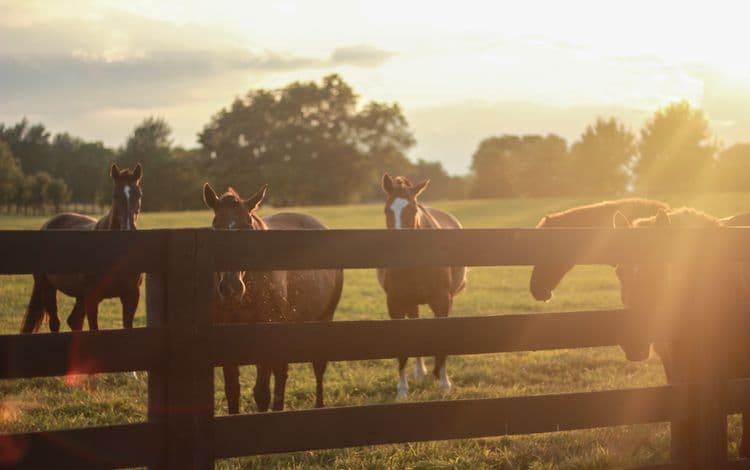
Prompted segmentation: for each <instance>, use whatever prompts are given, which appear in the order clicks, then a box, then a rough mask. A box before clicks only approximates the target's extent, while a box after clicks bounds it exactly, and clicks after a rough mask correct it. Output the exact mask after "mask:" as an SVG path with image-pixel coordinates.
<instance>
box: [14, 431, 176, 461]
mask: <svg viewBox="0 0 750 470" xmlns="http://www.w3.org/2000/svg"><path fill="white" fill-rule="evenodd" d="M157 433H158V429H157V427H156V426H153V425H150V424H147V423H138V424H121V425H115V426H106V427H92V428H85V429H66V430H61V431H42V432H31V433H22V434H3V435H0V448H2V450H3V452H2V457H3V459H2V461H0V468H4V469H39V468H113V467H136V466H143V465H150V464H153V463H155V462H157V461H158V459H159V452H160V451H161V449H160V446H159V440H158V437H157Z"/></svg>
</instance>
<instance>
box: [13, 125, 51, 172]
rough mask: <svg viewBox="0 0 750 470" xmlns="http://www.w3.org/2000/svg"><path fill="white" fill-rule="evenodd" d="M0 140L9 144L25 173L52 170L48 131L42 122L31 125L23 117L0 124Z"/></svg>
mask: <svg viewBox="0 0 750 470" xmlns="http://www.w3.org/2000/svg"><path fill="white" fill-rule="evenodd" d="M0 140H3V141H5V142H6V143H7V144H8V146H10V148H11V151H12V152H13V155H14V156H15V158H16V159H17V160H18V162H19V164H20V165H21V169H22V170H23V172H24V173H25V174H27V175H29V174H32V173H36V172H39V171H45V172H48V173H49V172H52V171H53V168H54V166H55V163H54V160H53V159H52V154H51V151H50V133H49V131H47V129H46V128H45V127H44V125H43V124H34V125H31V124H29V122H28V121H27V120H26V119H25V118H24V119H23V120H21V121H20V122H18V123H17V124H15V125H13V126H9V127H6V126H5V125H4V124H0Z"/></svg>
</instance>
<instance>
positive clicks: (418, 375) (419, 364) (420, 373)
mask: <svg viewBox="0 0 750 470" xmlns="http://www.w3.org/2000/svg"><path fill="white" fill-rule="evenodd" d="M415 359H416V364H414V378H415V379H417V380H420V379H422V378H423V377H424V376H425V375H427V369H426V368H425V366H424V358H421V357H417V358H415Z"/></svg>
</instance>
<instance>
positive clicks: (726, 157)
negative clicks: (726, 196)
mask: <svg viewBox="0 0 750 470" xmlns="http://www.w3.org/2000/svg"><path fill="white" fill-rule="evenodd" d="M713 189H715V190H718V191H743V192H747V191H748V190H750V143H739V144H734V145H732V146H731V147H729V148H728V149H725V150H723V151H721V153H719V156H718V158H717V161H716V165H715V169H714V188H713Z"/></svg>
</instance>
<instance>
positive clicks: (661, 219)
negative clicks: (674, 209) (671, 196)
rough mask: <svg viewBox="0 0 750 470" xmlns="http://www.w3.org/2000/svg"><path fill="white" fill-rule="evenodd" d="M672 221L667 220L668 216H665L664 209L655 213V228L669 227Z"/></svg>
mask: <svg viewBox="0 0 750 470" xmlns="http://www.w3.org/2000/svg"><path fill="white" fill-rule="evenodd" d="M671 224H672V221H671V220H670V219H669V214H667V211H665V210H664V209H659V212H657V213H656V223H655V225H656V226H657V227H664V226H665V225H671Z"/></svg>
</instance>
